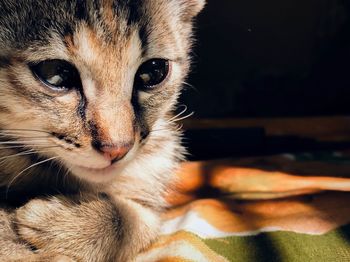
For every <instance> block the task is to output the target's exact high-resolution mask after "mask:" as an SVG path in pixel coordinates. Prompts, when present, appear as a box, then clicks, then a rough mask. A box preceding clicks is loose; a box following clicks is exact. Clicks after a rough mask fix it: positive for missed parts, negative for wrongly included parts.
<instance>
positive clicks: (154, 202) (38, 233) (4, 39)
mask: <svg viewBox="0 0 350 262" xmlns="http://www.w3.org/2000/svg"><path fill="white" fill-rule="evenodd" d="M204 5H205V2H204V0H86V1H84V0H61V1H50V0H40V1H35V0H22V1H17V0H2V1H0V158H1V159H0V187H1V202H2V203H3V205H2V208H1V210H0V232H1V235H0V246H1V248H0V260H1V261H129V260H133V259H134V258H135V256H136V255H137V254H138V253H139V252H140V251H142V250H143V249H144V248H146V247H147V246H148V245H149V244H150V243H152V242H153V241H154V240H155V239H156V237H157V234H158V230H159V226H160V223H161V221H160V212H161V211H162V210H163V209H164V208H165V207H166V201H165V200H164V196H165V195H166V192H167V190H169V188H171V185H172V183H173V182H174V181H173V174H174V170H176V168H177V166H178V164H179V162H180V161H181V160H183V156H184V153H185V150H184V148H183V146H182V145H181V131H180V130H179V128H178V126H177V124H176V121H175V120H176V118H174V116H173V113H172V112H173V111H174V109H175V105H176V103H177V98H178V96H179V94H180V92H181V88H182V84H183V82H184V80H185V78H186V76H187V74H188V71H189V68H190V49H191V46H192V42H193V37H192V27H193V18H194V17H195V16H196V15H197V14H198V13H199V12H200V11H201V9H202V8H203V7H204Z"/></svg>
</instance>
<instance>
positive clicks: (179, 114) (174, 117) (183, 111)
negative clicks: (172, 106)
mask: <svg viewBox="0 0 350 262" xmlns="http://www.w3.org/2000/svg"><path fill="white" fill-rule="evenodd" d="M179 107H184V109H183V110H182V111H181V112H180V113H178V114H177V115H175V116H173V117H172V118H170V119H169V120H168V121H172V120H173V119H176V118H177V117H179V116H181V115H182V114H184V113H185V112H186V111H187V109H188V107H187V106H186V105H180V106H179Z"/></svg>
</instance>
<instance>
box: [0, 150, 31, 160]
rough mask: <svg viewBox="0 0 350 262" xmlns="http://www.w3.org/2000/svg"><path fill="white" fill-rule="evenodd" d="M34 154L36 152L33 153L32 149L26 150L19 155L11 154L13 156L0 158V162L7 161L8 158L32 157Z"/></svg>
mask: <svg viewBox="0 0 350 262" xmlns="http://www.w3.org/2000/svg"><path fill="white" fill-rule="evenodd" d="M35 153H36V151H35V150H34V149H31V150H27V151H24V152H20V153H17V154H13V155H9V156H3V157H0V160H3V159H8V158H13V157H16V156H26V155H32V154H35Z"/></svg>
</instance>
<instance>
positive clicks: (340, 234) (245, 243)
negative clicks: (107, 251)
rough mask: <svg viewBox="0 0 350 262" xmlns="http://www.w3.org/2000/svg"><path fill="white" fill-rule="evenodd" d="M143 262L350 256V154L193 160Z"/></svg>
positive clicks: (182, 172) (181, 172)
mask: <svg viewBox="0 0 350 262" xmlns="http://www.w3.org/2000/svg"><path fill="white" fill-rule="evenodd" d="M177 177H178V179H177V183H176V185H174V190H172V191H171V192H169V194H168V196H167V200H168V202H169V203H170V204H171V208H169V210H167V212H165V214H164V223H163V226H162V230H161V231H162V234H161V237H160V239H159V240H158V241H157V242H156V243H154V244H153V245H152V246H151V247H150V248H148V249H147V250H145V251H144V252H143V253H142V254H141V255H140V256H139V257H138V258H137V261H140V262H147V261H150V262H151V261H152V262H153V261H163V262H165V261H167V262H170V261H172V262H175V261H198V262H205V261H210V262H211V261H218V262H219V261H239V262H246V261H247V262H249V261H252V262H253V261H300V262H304V261H315V262H316V261H317V262H320V261H350V153H349V152H346V151H343V152H317V153H300V154H284V155H278V156H268V157H254V158H245V159H226V160H216V161H206V162H187V163H184V164H183V165H182V168H181V169H180V170H179V172H178V174H177Z"/></svg>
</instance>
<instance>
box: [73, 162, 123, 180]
mask: <svg viewBox="0 0 350 262" xmlns="http://www.w3.org/2000/svg"><path fill="white" fill-rule="evenodd" d="M124 167H125V164H121V163H116V164H114V165H110V166H108V167H105V168H90V167H84V166H70V168H69V169H70V170H71V172H72V174H73V175H75V176H77V177H79V178H81V179H83V180H84V181H87V182H91V183H107V182H110V181H112V180H113V179H114V178H115V177H116V176H117V175H118V174H120V172H122V170H123V169H124Z"/></svg>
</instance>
